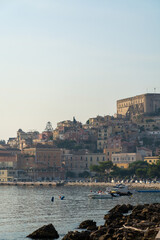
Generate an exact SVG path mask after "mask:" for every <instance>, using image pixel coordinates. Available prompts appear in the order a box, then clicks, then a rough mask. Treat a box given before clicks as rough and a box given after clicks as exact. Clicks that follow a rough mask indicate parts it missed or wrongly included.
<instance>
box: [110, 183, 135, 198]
mask: <svg viewBox="0 0 160 240" xmlns="http://www.w3.org/2000/svg"><path fill="white" fill-rule="evenodd" d="M111 193H118V194H120V195H122V194H124V195H131V194H132V193H133V191H131V190H130V189H128V186H126V185H124V184H122V183H120V184H117V185H116V186H114V187H113V188H112V190H111Z"/></svg>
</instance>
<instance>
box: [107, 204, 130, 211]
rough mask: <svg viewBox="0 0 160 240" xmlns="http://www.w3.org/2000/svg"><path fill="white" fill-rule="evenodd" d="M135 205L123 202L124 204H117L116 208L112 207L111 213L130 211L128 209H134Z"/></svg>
mask: <svg viewBox="0 0 160 240" xmlns="http://www.w3.org/2000/svg"><path fill="white" fill-rule="evenodd" d="M132 209H133V206H132V205H130V204H127V205H126V204H123V205H117V206H115V207H114V208H112V209H111V210H110V211H109V213H116V212H119V213H128V211H130V210H132Z"/></svg>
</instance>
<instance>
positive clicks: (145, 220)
mask: <svg viewBox="0 0 160 240" xmlns="http://www.w3.org/2000/svg"><path fill="white" fill-rule="evenodd" d="M104 219H105V223H104V225H103V226H99V227H96V223H95V222H93V221H92V220H86V221H84V222H82V223H81V224H80V226H79V227H81V228H86V229H87V230H88V231H84V232H77V231H76V232H69V233H68V234H67V235H65V236H64V238H63V240H133V239H134V240H155V237H156V235H157V233H158V231H159V230H160V203H154V204H144V205H137V206H132V205H130V204H128V205H125V204H123V205H117V206H115V207H114V208H112V209H111V210H110V211H109V212H108V214H106V215H105V216H104ZM88 227H90V229H88ZM91 227H92V228H91Z"/></svg>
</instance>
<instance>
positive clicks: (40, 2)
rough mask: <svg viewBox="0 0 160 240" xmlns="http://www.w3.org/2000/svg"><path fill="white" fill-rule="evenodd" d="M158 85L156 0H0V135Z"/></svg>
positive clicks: (97, 109) (102, 111) (104, 106)
mask: <svg viewBox="0 0 160 240" xmlns="http://www.w3.org/2000/svg"><path fill="white" fill-rule="evenodd" d="M147 92H150V93H152V92H157V93H160V1H159V0H134V1H133V0H87V1H86V0H67V1H66V0H7V1H6V0H0V116H1V118H0V139H5V140H8V139H9V138H10V137H16V132H17V130H18V129H19V128H21V129H22V130H23V131H26V132H27V131H31V130H32V131H33V130H37V131H39V132H42V131H43V130H44V129H45V126H46V123H47V122H48V121H50V122H51V123H52V126H53V128H56V125H57V122H60V121H63V120H72V119H73V116H75V118H76V120H78V121H81V122H82V123H85V122H86V121H87V120H88V119H89V118H90V117H96V116H97V115H101V116H104V115H108V114H109V115H113V114H115V113H116V101H117V100H118V99H122V98H126V97H130V96H135V95H139V94H144V93H147Z"/></svg>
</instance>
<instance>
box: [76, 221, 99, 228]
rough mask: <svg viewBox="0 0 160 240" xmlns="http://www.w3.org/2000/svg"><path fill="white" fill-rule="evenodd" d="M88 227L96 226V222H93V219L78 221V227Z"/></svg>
mask: <svg viewBox="0 0 160 240" xmlns="http://www.w3.org/2000/svg"><path fill="white" fill-rule="evenodd" d="M88 227H95V228H96V222H94V221H93V220H85V221H83V222H81V223H80V225H79V227H78V228H80V229H85V228H88Z"/></svg>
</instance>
